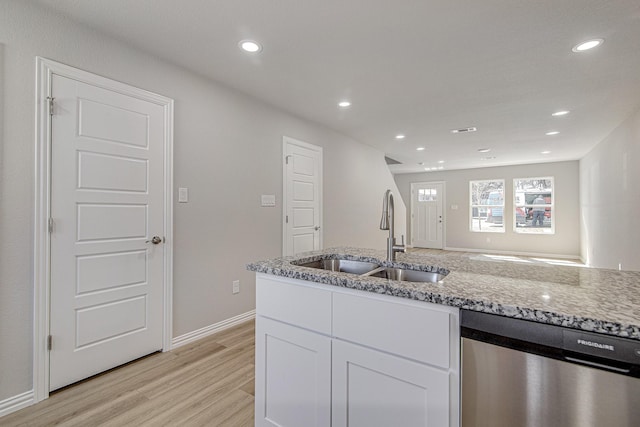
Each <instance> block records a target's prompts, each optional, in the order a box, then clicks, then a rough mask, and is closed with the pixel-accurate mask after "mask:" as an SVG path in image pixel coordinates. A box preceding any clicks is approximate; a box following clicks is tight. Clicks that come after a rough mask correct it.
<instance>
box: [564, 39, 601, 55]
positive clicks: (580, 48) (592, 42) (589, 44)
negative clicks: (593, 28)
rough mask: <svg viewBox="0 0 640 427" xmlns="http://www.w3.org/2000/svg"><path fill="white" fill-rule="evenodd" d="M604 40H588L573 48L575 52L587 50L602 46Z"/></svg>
mask: <svg viewBox="0 0 640 427" xmlns="http://www.w3.org/2000/svg"><path fill="white" fill-rule="evenodd" d="M603 42H604V40H603V39H593V40H587V41H586V42H582V43H579V44H577V45H575V46H574V47H573V49H571V50H572V51H574V52H584V51H585V50H589V49H593V48H594V47H598V46H600V45H601V44H602V43H603Z"/></svg>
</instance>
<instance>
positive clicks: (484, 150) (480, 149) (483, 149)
mask: <svg viewBox="0 0 640 427" xmlns="http://www.w3.org/2000/svg"><path fill="white" fill-rule="evenodd" d="M489 151H491V148H478V153H488V152H489Z"/></svg>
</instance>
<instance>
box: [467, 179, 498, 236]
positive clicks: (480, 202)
mask: <svg viewBox="0 0 640 427" xmlns="http://www.w3.org/2000/svg"><path fill="white" fill-rule="evenodd" d="M469 205H470V218H471V221H470V225H469V227H470V230H471V231H479V232H487V233H491V232H493V233H495V232H498V233H504V220H503V219H504V218H503V213H504V180H503V179H494V180H487V181H470V182H469Z"/></svg>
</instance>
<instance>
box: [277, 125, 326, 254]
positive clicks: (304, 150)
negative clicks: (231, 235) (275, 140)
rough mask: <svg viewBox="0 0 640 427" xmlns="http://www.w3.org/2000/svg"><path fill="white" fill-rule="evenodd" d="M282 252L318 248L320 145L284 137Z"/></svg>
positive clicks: (320, 175) (319, 245) (287, 252)
mask: <svg viewBox="0 0 640 427" xmlns="http://www.w3.org/2000/svg"><path fill="white" fill-rule="evenodd" d="M283 151H284V156H285V162H284V216H285V217H284V227H283V230H284V233H283V234H284V235H283V242H284V244H283V252H284V255H294V254H297V253H300V252H306V251H312V250H317V249H321V248H322V148H321V147H317V146H315V145H311V144H307V143H304V142H301V141H296V140H294V139H291V138H287V137H285V138H284V149H283Z"/></svg>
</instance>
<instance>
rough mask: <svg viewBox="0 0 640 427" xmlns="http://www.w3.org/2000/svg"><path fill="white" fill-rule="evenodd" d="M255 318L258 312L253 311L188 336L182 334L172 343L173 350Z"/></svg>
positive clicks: (188, 333) (187, 334)
mask: <svg viewBox="0 0 640 427" xmlns="http://www.w3.org/2000/svg"><path fill="white" fill-rule="evenodd" d="M255 317H256V311H255V310H251V311H247V312H246V313H242V314H239V315H237V316H234V317H231V318H229V319H226V320H223V321H222V322H218V323H214V324H213V325H209V326H205V327H204V328H200V329H197V330H195V331H192V332H187V333H186V334H182V335H180V336H178V337H175V338H174V339H173V340H172V341H171V348H172V349H174V348H177V347H180V346H183V345H185V344H188V343H190V342H193V341H196V340H199V339H200V338H204V337H207V336H209V335H213V334H215V333H216V332H220V331H222V330H225V329H228V328H230V327H232V326H235V325H238V324H240V323H243V322H246V321H247V320H251V319H254V318H255Z"/></svg>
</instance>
